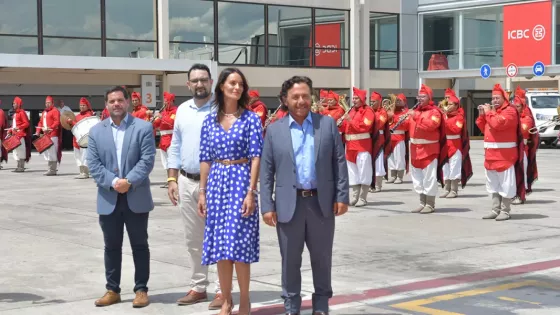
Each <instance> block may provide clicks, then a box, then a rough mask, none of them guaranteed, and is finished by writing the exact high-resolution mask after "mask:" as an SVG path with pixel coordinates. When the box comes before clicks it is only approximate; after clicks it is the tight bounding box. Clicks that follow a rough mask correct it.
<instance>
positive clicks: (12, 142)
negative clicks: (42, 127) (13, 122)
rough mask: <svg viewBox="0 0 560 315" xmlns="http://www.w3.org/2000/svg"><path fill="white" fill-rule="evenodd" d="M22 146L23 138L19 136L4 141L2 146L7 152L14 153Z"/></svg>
mask: <svg viewBox="0 0 560 315" xmlns="http://www.w3.org/2000/svg"><path fill="white" fill-rule="evenodd" d="M20 145H21V138H20V137H18V136H10V137H8V139H5V140H3V141H2V146H3V147H4V149H6V151H8V153H9V152H12V151H13V150H15V149H17V148H18V147H19V146H20Z"/></svg>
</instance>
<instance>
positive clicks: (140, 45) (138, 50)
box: [107, 40, 157, 59]
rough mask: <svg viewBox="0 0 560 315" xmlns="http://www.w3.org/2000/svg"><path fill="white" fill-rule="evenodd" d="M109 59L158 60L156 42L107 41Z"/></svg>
mask: <svg viewBox="0 0 560 315" xmlns="http://www.w3.org/2000/svg"><path fill="white" fill-rule="evenodd" d="M107 57H128V58H148V59H151V58H157V44H156V43H155V42H137V41H122V40H107Z"/></svg>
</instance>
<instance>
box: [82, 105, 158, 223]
mask: <svg viewBox="0 0 560 315" xmlns="http://www.w3.org/2000/svg"><path fill="white" fill-rule="evenodd" d="M155 156H156V145H155V140H154V134H153V128H152V125H151V124H150V123H148V122H146V121H143V120H142V119H138V118H135V117H132V116H131V115H130V114H129V117H128V121H127V125H126V130H125V133H124V139H123V147H122V155H121V164H122V165H118V160H117V149H116V147H115V141H114V140H113V130H112V127H111V119H105V120H103V121H101V122H99V123H98V124H97V125H95V126H93V127H92V128H91V130H90V131H89V140H88V152H87V162H88V167H89V170H90V173H91V176H92V177H93V179H94V180H95V182H96V183H97V213H99V214H111V213H112V212H113V210H115V206H116V205H117V197H118V192H117V191H116V190H114V189H113V186H112V185H111V184H112V181H113V179H114V178H115V177H118V176H119V167H122V174H123V175H124V178H127V179H128V180H129V181H130V182H131V183H132V186H130V188H129V190H128V192H127V194H126V196H127V200H128V206H129V207H130V210H132V211H133V212H136V213H145V212H149V211H151V210H152V209H154V202H153V200H152V192H151V191H150V178H149V176H150V172H151V171H152V169H153V168H154V161H155Z"/></svg>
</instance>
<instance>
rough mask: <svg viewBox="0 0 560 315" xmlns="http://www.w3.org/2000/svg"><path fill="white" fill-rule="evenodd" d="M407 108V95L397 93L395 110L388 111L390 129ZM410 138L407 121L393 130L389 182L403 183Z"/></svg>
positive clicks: (388, 166) (389, 158) (406, 169)
mask: <svg viewBox="0 0 560 315" xmlns="http://www.w3.org/2000/svg"><path fill="white" fill-rule="evenodd" d="M406 108H407V106H406V96H405V95H404V94H402V93H401V94H399V95H397V100H396V103H395V110H394V112H393V111H388V112H387V117H388V118H389V129H390V130H392V129H393V128H394V127H395V124H396V123H397V122H398V121H399V119H401V117H402V116H403V115H404V114H405V113H406V112H407V109H406ZM408 140H409V134H408V125H407V124H406V122H405V123H403V124H401V125H400V126H398V127H397V128H396V129H395V130H392V132H391V147H390V148H389V157H388V158H387V168H388V169H389V172H390V175H389V176H388V180H387V183H389V184H392V183H395V184H402V182H403V178H404V172H405V171H406V172H407V173H408V163H409V162H408V160H409V146H408Z"/></svg>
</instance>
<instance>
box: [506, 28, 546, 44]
mask: <svg viewBox="0 0 560 315" xmlns="http://www.w3.org/2000/svg"><path fill="white" fill-rule="evenodd" d="M507 34H508V39H524V38H530V35H532V37H533V39H534V40H536V41H540V40H542V39H543V38H544V36H545V35H546V29H545V28H544V26H542V25H535V27H533V31H532V32H531V31H530V30H529V29H524V30H511V31H508V32H507Z"/></svg>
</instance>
